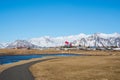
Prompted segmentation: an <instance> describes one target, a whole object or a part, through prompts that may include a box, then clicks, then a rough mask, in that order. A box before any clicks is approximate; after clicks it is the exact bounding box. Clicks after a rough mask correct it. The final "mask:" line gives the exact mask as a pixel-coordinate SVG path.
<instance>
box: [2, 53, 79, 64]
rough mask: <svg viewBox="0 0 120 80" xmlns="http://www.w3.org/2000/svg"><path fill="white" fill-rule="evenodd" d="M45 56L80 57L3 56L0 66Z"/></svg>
mask: <svg viewBox="0 0 120 80" xmlns="http://www.w3.org/2000/svg"><path fill="white" fill-rule="evenodd" d="M47 56H80V54H39V55H4V56H0V64H10V63H13V62H18V61H21V60H28V59H32V58H42V57H47Z"/></svg>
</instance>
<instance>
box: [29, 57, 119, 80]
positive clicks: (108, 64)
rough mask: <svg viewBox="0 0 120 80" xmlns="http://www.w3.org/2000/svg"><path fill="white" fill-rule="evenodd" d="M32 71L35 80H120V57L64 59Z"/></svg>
mask: <svg viewBox="0 0 120 80" xmlns="http://www.w3.org/2000/svg"><path fill="white" fill-rule="evenodd" d="M30 70H31V71H32V73H33V75H34V77H35V80H120V56H80V57H63V58H58V59H54V60H49V61H45V62H41V63H37V64H35V65H33V66H31V67H30Z"/></svg>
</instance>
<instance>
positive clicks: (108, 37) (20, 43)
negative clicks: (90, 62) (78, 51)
mask: <svg viewBox="0 0 120 80" xmlns="http://www.w3.org/2000/svg"><path fill="white" fill-rule="evenodd" d="M65 41H68V42H71V43H72V44H73V46H80V45H81V46H85V47H88V46H91V47H93V46H97V47H108V46H114V47H120V34H119V33H113V34H104V33H95V34H91V35H86V34H79V35H71V36H62V37H50V36H44V37H40V38H32V39H30V40H16V41H14V42H12V43H1V44H0V48H5V47H6V48H16V47H27V48H38V47H58V46H64V45H65Z"/></svg>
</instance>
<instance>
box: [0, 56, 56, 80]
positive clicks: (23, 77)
mask: <svg viewBox="0 0 120 80" xmlns="http://www.w3.org/2000/svg"><path fill="white" fill-rule="evenodd" d="M51 59H55V58H49V59H43V60H38V61H33V62H30V63H27V64H23V65H19V66H15V67H11V68H9V69H7V70H5V71H3V72H2V73H1V74H0V80H34V77H33V75H32V74H31V72H30V71H29V67H30V66H31V65H33V64H35V63H37V62H42V61H47V60H51Z"/></svg>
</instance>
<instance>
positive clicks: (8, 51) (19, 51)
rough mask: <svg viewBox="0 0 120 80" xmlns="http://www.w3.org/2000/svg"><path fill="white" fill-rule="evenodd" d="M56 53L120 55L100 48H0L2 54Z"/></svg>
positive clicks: (117, 52) (119, 52) (118, 52)
mask: <svg viewBox="0 0 120 80" xmlns="http://www.w3.org/2000/svg"><path fill="white" fill-rule="evenodd" d="M45 53H49V54H54V53H75V54H91V55H120V51H99V50H95V51H94V50H67V51H65V50H55V49H46V50H37V49H31V50H27V49H0V55H23V54H45Z"/></svg>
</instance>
